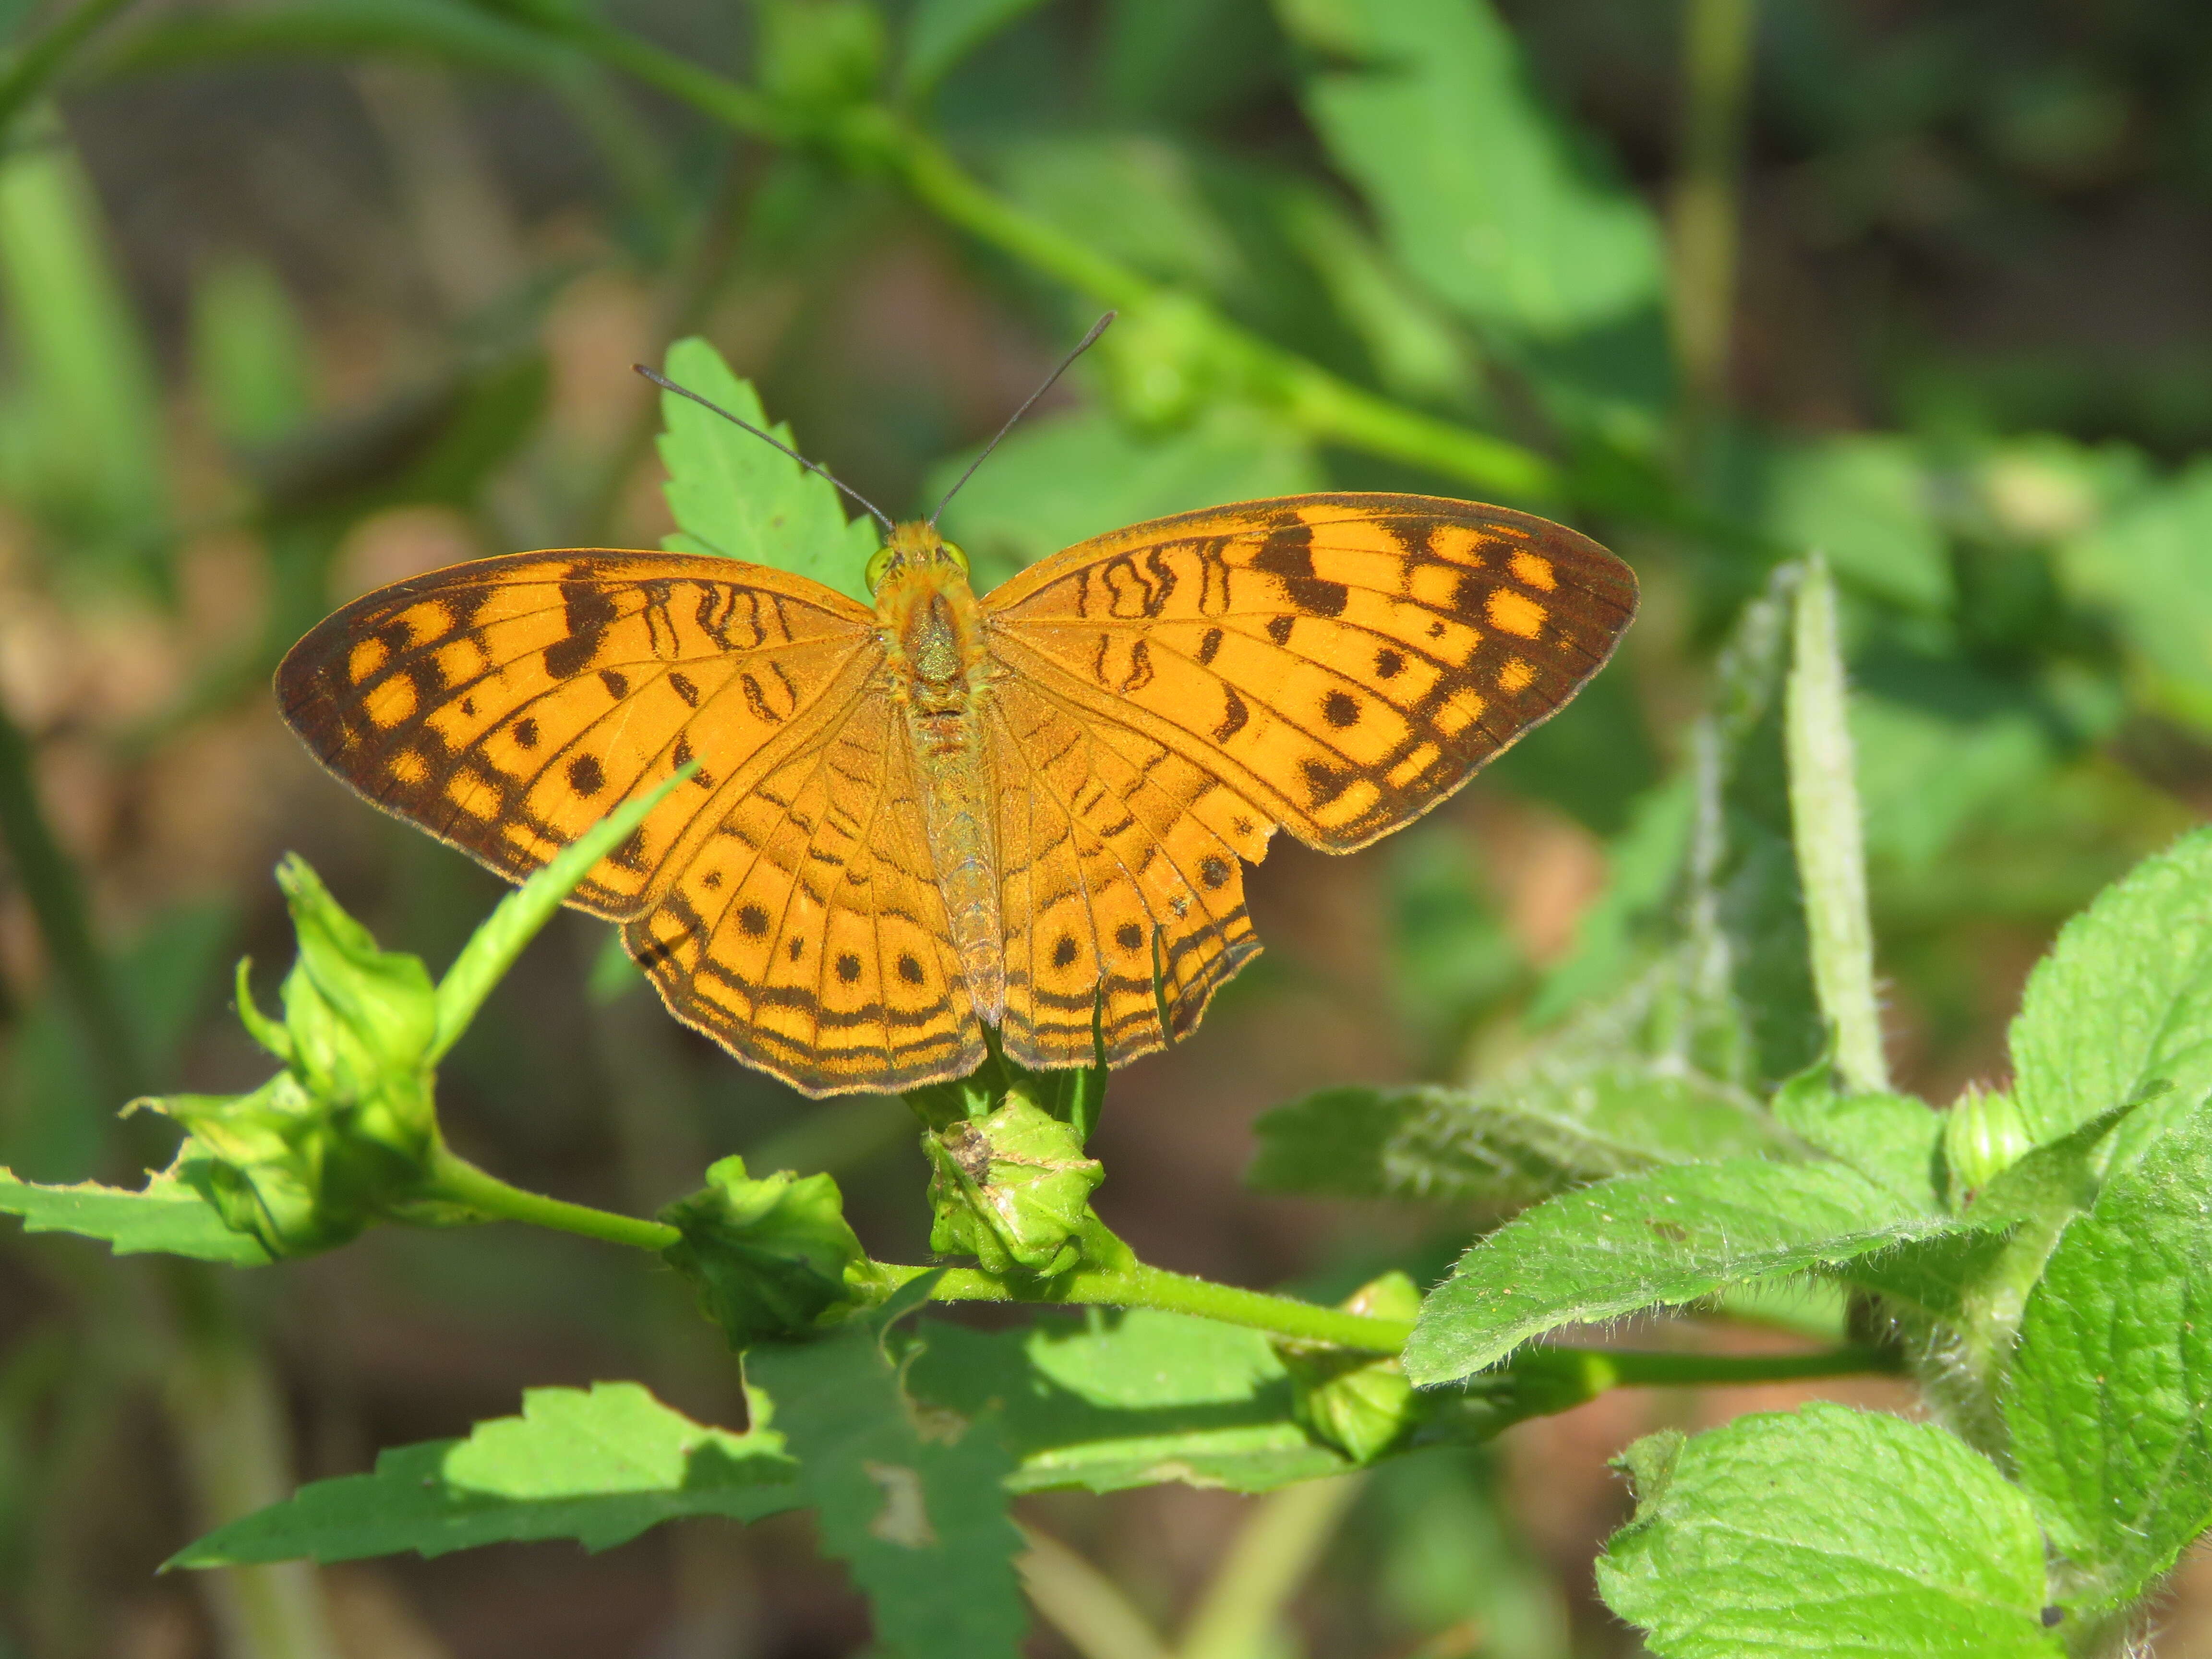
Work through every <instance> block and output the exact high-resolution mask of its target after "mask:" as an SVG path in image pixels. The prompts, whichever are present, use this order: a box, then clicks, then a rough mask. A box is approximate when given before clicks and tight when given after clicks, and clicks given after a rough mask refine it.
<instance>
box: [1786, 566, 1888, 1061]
mask: <svg viewBox="0 0 2212 1659" xmlns="http://www.w3.org/2000/svg"><path fill="white" fill-rule="evenodd" d="M1790 634H1791V647H1790V679H1789V684H1788V687H1787V690H1786V694H1785V700H1784V754H1785V757H1786V761H1787V763H1788V766H1789V769H1790V826H1791V836H1792V839H1793V840H1794V842H1796V849H1797V885H1798V891H1799V893H1800V895H1801V896H1802V900H1803V906H1804V915H1805V930H1806V935H1807V947H1808V951H1809V952H1810V956H1811V959H1812V968H1813V987H1814V992H1815V993H1816V994H1817V996H1818V999H1819V1001H1820V1013H1821V1017H1822V1018H1823V1019H1824V1020H1825V1021H1826V1024H1827V1029H1828V1038H1829V1048H1830V1051H1831V1054H1832V1057H1833V1060H1834V1062H1835V1069H1836V1075H1837V1076H1838V1077H1839V1078H1840V1079H1842V1080H1843V1082H1844V1085H1845V1086H1846V1087H1848V1088H1850V1089H1851V1090H1852V1091H1855V1092H1858V1093H1869V1094H1870V1093H1876V1092H1879V1091H1883V1090H1886V1089H1887V1088H1888V1087H1889V1062H1888V1060H1887V1056H1886V1055H1885V1054H1884V1053H1883V1049H1882V1042H1881V1008H1880V1006H1878V1005H1877V1003H1876V1001H1875V988H1874V924H1873V921H1872V920H1871V919H1870V918H1869V915H1868V914H1867V883H1866V838H1865V836H1864V833H1863V829H1862V828H1861V820H1860V812H1859V793H1858V780H1857V769H1856V767H1855V765H1854V763H1853V760H1852V756H1851V734H1850V724H1849V722H1848V720H1846V718H1845V708H1846V704H1847V699H1846V697H1845V695H1844V653H1843V647H1842V646H1841V645H1840V643H1839V642H1838V639H1837V631H1836V588H1835V584H1834V583H1833V582H1832V581H1831V580H1829V577H1828V564H1827V561H1826V559H1825V558H1824V557H1822V556H1820V554H1817V553H1815V554H1814V555H1813V556H1811V557H1810V558H1808V559H1807V560H1806V561H1805V565H1804V572H1803V574H1802V577H1801V578H1800V580H1799V581H1798V584H1797V597H1796V605H1795V606H1794V607H1793V612H1792V617H1791V623H1790Z"/></svg>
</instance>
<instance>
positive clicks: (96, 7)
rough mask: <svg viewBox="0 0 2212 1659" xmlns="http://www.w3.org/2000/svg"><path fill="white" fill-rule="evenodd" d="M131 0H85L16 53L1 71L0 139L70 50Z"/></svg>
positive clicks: (2, 138) (126, 6)
mask: <svg viewBox="0 0 2212 1659" xmlns="http://www.w3.org/2000/svg"><path fill="white" fill-rule="evenodd" d="M131 3H132V0H83V3H82V4H81V5H79V6H78V7H77V8H76V9H75V10H73V11H71V12H70V14H69V15H67V16H66V17H64V18H63V19H62V20H61V21H60V22H58V23H57V24H55V25H54V26H53V27H52V28H50V29H48V30H47V31H46V33H44V34H42V35H40V37H39V38H38V40H35V41H33V43H32V44H31V45H30V46H27V47H25V48H24V49H23V50H22V51H21V52H19V53H18V54H17V55H16V58H15V62H14V63H13V64H9V66H8V70H7V72H6V73H5V74H0V140H4V139H5V137H6V136H7V132H8V129H9V127H11V126H13V125H15V118H16V117H17V116H19V115H21V113H22V112H23V111H24V109H25V108H26V107H27V106H29V104H30V103H31V101H32V100H33V99H35V98H36V97H38V95H39V94H40V93H41V92H43V91H44V90H45V89H46V83H47V82H49V81H51V80H52V79H53V77H54V76H55V74H56V72H57V71H58V70H60V68H61V66H62V65H63V64H64V63H66V62H67V61H68V60H69V57H70V53H71V52H75V51H76V49H77V48H78V47H79V46H82V45H83V44H84V43H85V42H86V41H87V40H90V39H91V38H92V36H93V35H94V34H95V33H98V32H99V31H100V29H101V28H103V27H106V25H107V24H108V23H109V22H110V21H112V20H113V19H114V17H115V16H116V15H117V14H118V13H119V12H121V11H123V10H125V9H126V8H128V7H129V6H130V5H131Z"/></svg>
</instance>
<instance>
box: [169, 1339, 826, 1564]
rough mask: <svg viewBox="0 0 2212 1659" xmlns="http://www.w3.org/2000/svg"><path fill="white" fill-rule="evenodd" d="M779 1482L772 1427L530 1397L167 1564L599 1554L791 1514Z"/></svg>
mask: <svg viewBox="0 0 2212 1659" xmlns="http://www.w3.org/2000/svg"><path fill="white" fill-rule="evenodd" d="M757 1403H760V1404H764V1403H765V1402H757ZM792 1476H793V1466H792V1462H791V1460H790V1459H789V1458H788V1457H787V1456H786V1455H784V1453H783V1448H782V1443H781V1437H779V1436H777V1435H776V1434H775V1433H773V1432H772V1431H769V1430H767V1429H764V1428H755V1429H752V1430H751V1431H748V1432H746V1433H744V1434H732V1433H731V1432H730V1431H728V1430H726V1429H716V1428H709V1427H708V1426H707V1425H704V1424H700V1423H695V1422H693V1421H692V1420H691V1419H690V1418H688V1417H686V1416H684V1414H683V1413H681V1412H678V1411H674V1410H671V1408H670V1407H666V1406H664V1405H662V1404H661V1403H660V1402H659V1401H657V1400H655V1399H654V1398H653V1396H652V1395H650V1394H648V1393H647V1392H646V1390H645V1389H642V1388H641V1387H640V1386H639V1385H638V1384H636V1383H594V1384H592V1387H591V1388H590V1389H530V1390H528V1391H527V1392H526V1393H525V1394H524V1395H523V1396H522V1415H521V1416H520V1417H501V1418H497V1419H493V1420H492V1421H490V1422H488V1423H479V1424H477V1425H476V1427H475V1428H474V1429H472V1430H471V1431H470V1432H469V1437H468V1438H467V1439H465V1440H434V1441H429V1442H427V1443H423V1444H422V1445H416V1446H404V1447H400V1448H398V1449H395V1450H392V1451H387V1452H385V1453H384V1454H382V1455H380V1456H379V1457H378V1458H377V1460H376V1472H375V1473H374V1474H351V1475H345V1476H343V1477H341V1478H340V1479H338V1480H318V1481H315V1482H313V1484H311V1485H309V1486H302V1487H301V1489H300V1490H299V1491H298V1492H295V1494H293V1496H292V1497H290V1498H288V1499H286V1500H285V1501H284V1502H283V1503H281V1504H271V1505H270V1507H269V1508H267V1509H265V1510H257V1511H256V1512H255V1513H253V1514H252V1515H249V1516H246V1517H245V1518H244V1519H243V1520H240V1521H234V1522H231V1523H230V1524H229V1525H228V1526H227V1527H222V1528H217V1529H216V1531H214V1532H211V1533H210V1534H208V1535H207V1536H206V1537H204V1538H203V1539H201V1540H199V1541H197V1543H194V1544H191V1545H189V1546H187V1547H185V1548H184V1549H182V1550H179V1552H178V1553H177V1554H176V1555H175V1556H173V1558H171V1559H170V1561H169V1563H168V1565H171V1566H173V1567H220V1566H232V1565H239V1564H240V1563H244V1562H253V1561H289V1560H294V1559H301V1558H308V1559H313V1560H317V1561H350V1560H355V1559H359V1558H361V1557H362V1556H369V1555H396V1554H398V1553H401V1552H403V1551H407V1550H412V1551H414V1552H415V1553H417V1554H419V1555H425V1556H435V1555H445V1554H448V1553H451V1552H453V1551H454V1550H465V1549H472V1548H474V1547H477V1545H480V1544H500V1543H510V1542H517V1541H528V1540H533V1539H544V1538H573V1539H574V1540H576V1541H578V1542H579V1543H580V1544H582V1545H583V1546H584V1547H585V1548H586V1549H589V1550H603V1549H607V1548H610V1547H612V1546H614V1545H617V1544H621V1543H626V1542H628V1541H629V1540H630V1539H633V1538H635V1537H636V1536H637V1535H638V1534H640V1533H641V1532H643V1531H644V1530H645V1529H646V1528H648V1527H653V1526H657V1525H659V1523H660V1522H663V1521H673V1520H677V1519H679V1518H681V1517H683V1516H693V1515H718V1516H726V1517H727V1518H729V1519H731V1520H733V1521H756V1520H758V1519H759V1518H760V1517H761V1516H764V1515H774V1514H775V1513H776V1512H777V1511H778V1510H787V1509H791V1508H793V1507H794V1506H795V1505H796V1504H798V1502H799V1497H798V1493H797V1490H796V1488H794V1487H793V1485H792V1484H791V1482H792Z"/></svg>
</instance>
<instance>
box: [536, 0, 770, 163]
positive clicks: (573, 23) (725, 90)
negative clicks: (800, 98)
mask: <svg viewBox="0 0 2212 1659" xmlns="http://www.w3.org/2000/svg"><path fill="white" fill-rule="evenodd" d="M553 32H554V33H558V34H559V35H561V36H562V37H563V38H565V39H567V40H570V41H572V42H574V44H575V45H576V46H580V47H582V48H583V49H584V50H585V51H586V52H590V53H591V54H592V56H593V57H595V58H599V60H600V61H601V62H602V63H605V64H612V65H613V66H614V67H615V68H617V69H618V70H622V71H623V73H625V74H627V75H630V76H635V78H636V79H638V80H640V81H642V82H645V83H646V85H647V86H649V87H654V88H659V90H660V91H662V92H665V93H666V94H668V95H669V96H670V97H671V98H673V99H676V100H678V102H681V103H686V104H689V105H690V106H691V107H692V108H694V109H696V110H697V111H698V112H700V113H701V114H702V115H706V116H708V117H710V118H713V119H714V120H717V121H720V122H721V123H722V124H723V125H725V126H729V127H734V128H736V129H737V130H738V131H739V132H744V133H749V134H750V135H751V136H752V137H756V138H766V139H769V140H771V141H779V142H780V141H781V140H782V139H784V138H786V137H789V135H788V134H787V132H786V131H784V125H785V124H784V122H783V121H782V120H781V117H780V114H779V112H778V111H777V109H776V107H775V105H774V104H773V103H772V102H770V101H769V100H768V99H766V98H763V96H761V94H758V93H757V92H755V91H754V90H753V89H752V88H750V87H745V86H740V85H739V84H738V82H735V81H732V80H731V79H730V78H729V77H728V76H724V75H717V74H715V73H714V70H706V69H701V68H700V67H699V66H698V65H697V64H694V63H692V62H691V61H690V59H688V58H679V57H678V56H677V55H676V54H675V53H674V52H670V51H668V50H666V49H665V47H661V46H654V45H653V43H652V42H651V41H649V40H639V39H638V38H637V36H635V35H634V34H626V33H623V31H622V30H620V29H617V28H610V27H608V26H607V25H606V24H605V23H602V22H600V21H599V20H598V19H597V18H591V17H583V16H578V17H575V18H573V19H567V20H563V21H561V22H559V23H556V24H555V25H554V26H553Z"/></svg>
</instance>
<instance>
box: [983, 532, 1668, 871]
mask: <svg viewBox="0 0 2212 1659" xmlns="http://www.w3.org/2000/svg"><path fill="white" fill-rule="evenodd" d="M985 605H986V608H987V611H988V612H989V617H990V635H991V641H992V649H993V651H994V653H995V654H997V655H998V656H999V657H1000V659H1001V660H1002V661H1003V662H1004V663H1005V665H1006V668H1007V669H1008V670H1009V671H1012V672H1013V673H1015V674H1018V675H1024V676H1027V677H1029V678H1032V679H1034V680H1036V682H1038V683H1039V684H1042V685H1044V686H1048V687H1049V688H1050V689H1051V690H1053V691H1054V693H1055V694H1057V695H1058V696H1061V697H1063V698H1064V699H1066V701H1067V702H1069V703H1070V704H1071V705H1072V706H1073V707H1076V708H1080V709H1081V710H1083V711H1084V713H1085V714H1086V715H1087V716H1089V717H1091V718H1092V719H1095V720H1103V721H1115V722H1121V723H1125V724H1128V725H1131V726H1136V727H1137V728H1139V730H1142V731H1144V732H1146V733H1147V734H1148V735H1150V736H1152V737H1153V738H1156V739H1157V740H1158V741H1159V742H1160V743H1162V744H1164V745H1165V746H1167V747H1169V748H1170V749H1172V750H1175V751H1176V752H1177V753H1178V754H1180V755H1182V756H1183V757H1186V758H1187V759H1188V760H1190V761H1192V762H1194V763H1196V764H1198V765H1200V766H1201V767H1203V768H1205V769H1206V770H1208V771H1209V772H1210V773H1212V775H1214V776H1216V777H1218V779H1219V780H1220V781H1221V782H1222V783H1223V784H1224V785H1225V786H1226V787H1228V788H1229V789H1230V790H1231V792H1233V793H1236V794H1237V795H1239V796H1241V797H1242V798H1243V799H1245V800H1247V801H1248V802H1249V803H1250V804H1251V805H1252V806H1253V807H1254V808H1255V809H1256V810H1257V811H1259V812H1260V813H1261V814H1263V815H1264V816H1265V817H1266V818H1267V819H1268V820H1270V821H1272V822H1273V823H1279V824H1281V825H1283V826H1284V827H1285V828H1286V829H1289V830H1290V831H1291V834H1292V835H1294V836H1297V837H1298V839H1299V840H1301V841H1304V842H1308V843H1309V844H1310V845H1312V846H1315V847H1319V848H1325V849H1327V850H1328V851H1331V852H1348V851H1351V850H1352V849H1353V848H1358V847H1361V846H1364V845H1365V844H1366V843H1367V842H1370V841H1373V840H1374V839H1375V838H1376V836H1382V835H1386V834H1388V833H1389V831H1390V830H1392V829H1396V828H1398V827H1399V826H1400V825H1401V824H1403V823H1407V821H1408V820H1410V819H1412V818H1413V817H1418V816H1419V814H1420V813H1422V812H1424V811H1427V810H1428V809H1429V808H1430V807H1431V806H1433V805H1435V804H1436V803H1437V801H1439V800H1441V799H1443V798H1444V797H1445V796H1446V795H1448V794H1449V793H1451V792H1452V791H1453V790H1455V789H1456V788H1458V787H1459V786H1460V785H1461V784H1462V783H1464V782H1465V781H1467V779H1468V777H1469V776H1471V775H1473V774H1474V771H1475V770H1476V769H1478V768H1479V767H1480V766H1481V765H1482V764H1483V763H1485V762H1486V761H1487V760H1489V759H1491V758H1492V757H1494V756H1495V755H1497V754H1498V752H1499V751H1500V750H1504V748H1505V747H1506V745H1508V744H1510V743H1511V742H1512V741H1513V740H1514V739H1515V738H1518V737H1519V736H1521V735H1522V733H1523V732H1527V731H1528V729H1529V728H1530V727H1532V726H1536V725H1537V724H1539V723H1540V722H1541V721H1542V720H1546V719H1547V718H1548V717H1549V716H1550V715H1551V714H1553V713H1554V712H1556V711H1557V710H1558V709H1559V707H1560V706H1561V705H1562V704H1563V703H1565V702H1566V701H1567V699H1568V698H1569V697H1571V696H1573V695H1574V693H1575V691H1576V690H1577V689H1578V688H1579V687H1580V686H1581V685H1582V684H1583V681H1585V680H1587V679H1588V678H1589V677H1590V676H1591V675H1592V674H1594V673H1595V672H1596V671H1597V670H1598V669H1599V668H1600V667H1601V666H1602V665H1603V664H1604V662H1605V660H1606V658H1607V656H1608V655H1609V654H1610V653H1611V652H1612V649H1613V644H1614V642H1615V641H1617V640H1618V639H1619V638H1620V634H1621V631H1622V630H1623V629H1625V628H1626V626H1627V625H1628V622H1629V619H1630V617H1632V615H1633V614H1634V612H1635V608H1636V580H1635V577H1634V576H1633V575H1632V574H1631V573H1630V571H1629V569H1628V567H1627V566H1626V565H1625V564H1623V563H1622V562H1620V560H1619V559H1616V558H1615V557H1613V555H1611V554H1610V553H1608V552H1607V551H1606V550H1604V549H1603V548H1601V547H1600V546H1598V545H1597V544H1595V542H1592V541H1590V540H1589V539H1588V538H1585V537H1583V536H1580V535H1577V534H1576V533H1575V532H1573V531H1571V530H1567V529H1565V528H1563V527H1561V526H1558V525H1555V524H1551V523H1548V522H1547V521H1546V520H1541V519H1536V518H1532V517H1529V516H1528V515H1527V514H1525V513H1514V512H1510V511H1508V510H1506V509H1504V508H1502V507H1482V506H1478V505H1475V504H1474V503H1470V502H1466V501H1443V500H1439V499H1436V498H1432V497H1429V496H1422V495H1300V496H1289V497H1285V498H1283V499H1280V500H1277V501H1249V502H1245V503H1243V504H1242V505H1239V506H1236V507H1220V508H1216V509H1212V510H1211V511H1207V512H1203V513H1185V514H1183V515H1182V516H1180V517H1177V518H1172V519H1163V520H1157V521H1155V522H1153V523H1152V524H1147V525H1139V526H1134V527H1133V528H1131V529H1128V530H1123V531H1118V532H1115V533H1114V534H1112V535H1109V536H1103V537H1100V538H1097V539H1096V540H1093V541H1090V542H1085V543H1083V544H1079V545H1078V546H1075V547H1073V548H1070V549H1068V550H1066V551H1065V552H1063V553H1060V554H1057V555H1055V556H1054V557H1052V558H1051V559H1048V560H1047V561H1045V562H1043V563H1042V564H1039V565H1036V566H1035V567H1033V568H1030V570H1028V571H1026V572H1024V574H1021V575H1019V576H1017V577H1016V578H1014V579H1013V580H1012V581H1010V582H1008V583H1007V584H1006V586H1003V587H1001V588H1000V589H999V590H997V591H996V592H994V593H993V594H992V595H991V596H990V597H989V599H987V600H986V601H985Z"/></svg>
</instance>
